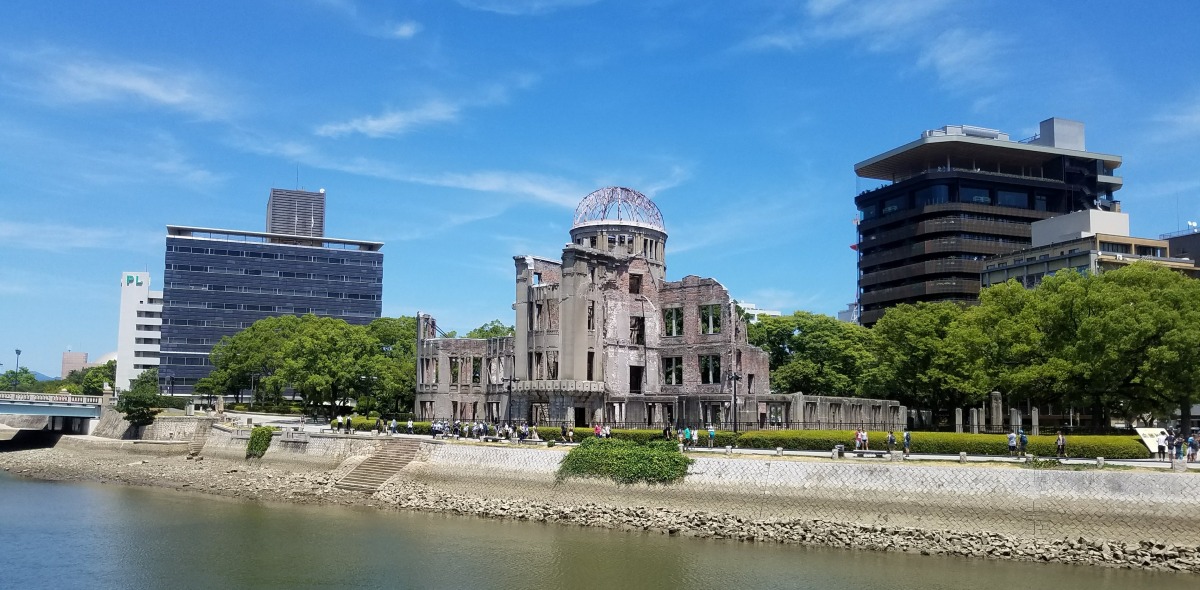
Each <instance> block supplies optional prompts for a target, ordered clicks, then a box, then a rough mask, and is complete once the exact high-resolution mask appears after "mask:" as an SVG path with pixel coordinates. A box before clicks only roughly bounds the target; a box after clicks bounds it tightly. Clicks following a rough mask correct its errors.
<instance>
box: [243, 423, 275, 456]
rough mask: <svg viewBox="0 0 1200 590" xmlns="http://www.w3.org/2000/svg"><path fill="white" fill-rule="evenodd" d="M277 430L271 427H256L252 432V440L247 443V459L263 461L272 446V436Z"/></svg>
mask: <svg viewBox="0 0 1200 590" xmlns="http://www.w3.org/2000/svg"><path fill="white" fill-rule="evenodd" d="M274 433H275V429H274V428H272V427H270V426H256V427H254V430H251V431H250V440H249V441H247V442H246V458H247V459H261V458H262V456H263V455H265V454H266V453H267V449H268V448H270V446H271V436H272V435H273V434H274Z"/></svg>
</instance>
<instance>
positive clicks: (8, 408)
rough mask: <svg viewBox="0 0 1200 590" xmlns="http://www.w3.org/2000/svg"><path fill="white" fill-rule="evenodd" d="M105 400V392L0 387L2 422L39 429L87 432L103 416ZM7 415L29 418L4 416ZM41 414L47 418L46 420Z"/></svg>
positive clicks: (0, 417)
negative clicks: (72, 393) (74, 393)
mask: <svg viewBox="0 0 1200 590" xmlns="http://www.w3.org/2000/svg"><path fill="white" fill-rule="evenodd" d="M103 402H104V398H103V396H99V395H71V394H69V393H24V392H20V391H0V424H4V423H8V424H10V425H12V426H14V427H17V428H22V427H24V428H30V427H32V428H34V429H37V430H41V429H46V430H58V431H65V432H75V433H88V432H91V430H92V428H94V427H95V425H96V423H97V422H99V420H100V408H101V406H102V405H103ZM6 416H28V418H13V419H10V420H4V419H3V418H5V417H6ZM38 418H45V422H42V421H41V420H38ZM35 422H36V423H37V424H35ZM41 424H44V426H41Z"/></svg>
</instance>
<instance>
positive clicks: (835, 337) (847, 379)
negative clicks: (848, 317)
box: [748, 311, 874, 396]
mask: <svg viewBox="0 0 1200 590" xmlns="http://www.w3.org/2000/svg"><path fill="white" fill-rule="evenodd" d="M748 338H749V340H750V343H751V344H754V345H755V346H758V347H760V348H762V349H763V350H765V351H766V352H767V355H768V357H769V359H770V365H771V389H772V390H773V391H777V392H781V393H790V392H804V393H809V394H817V395H839V396H853V395H857V394H859V393H860V386H861V384H862V377H863V374H864V372H865V371H866V369H867V368H868V367H870V366H871V365H872V364H874V354H873V353H872V350H871V343H870V341H871V332H870V331H869V330H867V329H866V328H863V327H861V326H857V325H854V324H848V323H846V322H839V321H838V320H836V319H834V318H831V317H829V316H825V315H819V314H813V313H809V312H805V311H798V312H796V313H794V314H792V315H790V316H781V317H763V318H761V319H760V320H759V322H758V323H755V324H750V325H749V327H748Z"/></svg>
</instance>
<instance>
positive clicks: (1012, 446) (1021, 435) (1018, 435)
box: [1008, 429, 1062, 457]
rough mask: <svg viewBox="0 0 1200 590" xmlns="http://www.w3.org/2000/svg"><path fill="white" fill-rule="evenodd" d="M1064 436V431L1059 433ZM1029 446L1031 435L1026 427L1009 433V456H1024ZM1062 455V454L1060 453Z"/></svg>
mask: <svg viewBox="0 0 1200 590" xmlns="http://www.w3.org/2000/svg"><path fill="white" fill-rule="evenodd" d="M1058 434H1059V436H1062V433H1061V432H1060V433H1058ZM1028 448H1029V436H1027V435H1026V434H1025V430H1024V429H1018V430H1017V432H1010V433H1008V456H1009V457H1024V456H1025V450H1026V449H1028ZM1060 456H1061V455H1060Z"/></svg>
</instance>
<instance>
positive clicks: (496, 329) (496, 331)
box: [467, 320, 517, 338]
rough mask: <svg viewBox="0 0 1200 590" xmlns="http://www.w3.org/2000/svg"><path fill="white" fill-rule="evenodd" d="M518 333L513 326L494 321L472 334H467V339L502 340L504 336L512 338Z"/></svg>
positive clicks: (471, 332) (476, 329)
mask: <svg viewBox="0 0 1200 590" xmlns="http://www.w3.org/2000/svg"><path fill="white" fill-rule="evenodd" d="M516 333H517V329H516V328H515V327H513V326H506V325H504V323H503V322H501V321H500V320H492V321H490V322H488V323H486V324H484V325H482V326H479V327H478V328H475V329H474V330H471V331H470V332H467V338H500V337H503V336H512V335H513V334H516Z"/></svg>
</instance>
